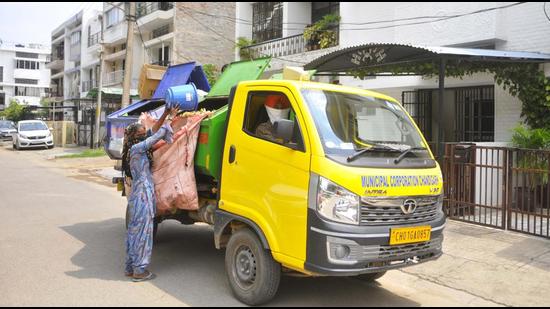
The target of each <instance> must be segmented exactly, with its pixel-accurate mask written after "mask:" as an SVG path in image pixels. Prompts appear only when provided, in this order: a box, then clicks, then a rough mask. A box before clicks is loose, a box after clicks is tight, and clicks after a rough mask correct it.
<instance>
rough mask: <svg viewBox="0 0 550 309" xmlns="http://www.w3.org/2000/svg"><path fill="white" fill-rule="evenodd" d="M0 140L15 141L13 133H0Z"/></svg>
mask: <svg viewBox="0 0 550 309" xmlns="http://www.w3.org/2000/svg"><path fill="white" fill-rule="evenodd" d="M0 139H2V140H12V139H13V133H8V132H0Z"/></svg>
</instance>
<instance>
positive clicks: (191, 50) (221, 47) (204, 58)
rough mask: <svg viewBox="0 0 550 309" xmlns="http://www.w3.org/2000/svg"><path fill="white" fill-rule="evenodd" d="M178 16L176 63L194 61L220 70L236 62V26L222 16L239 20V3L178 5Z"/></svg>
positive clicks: (177, 3)
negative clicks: (227, 64)
mask: <svg viewBox="0 0 550 309" xmlns="http://www.w3.org/2000/svg"><path fill="white" fill-rule="evenodd" d="M199 12H203V13H206V14H208V15H205V14H201V13H199ZM174 15H175V16H174V18H175V20H174V25H175V27H174V28H175V31H174V32H175V48H174V53H175V61H176V63H184V62H189V61H193V60H194V61H198V62H199V63H201V64H207V63H211V64H214V65H216V66H217V67H218V69H220V68H221V67H222V66H223V65H224V64H226V63H230V62H232V61H233V59H234V55H235V43H234V41H235V23H234V22H233V21H232V20H230V19H228V18H223V17H220V16H229V17H232V18H235V2H176V7H175V14H174ZM209 15H213V16H209ZM201 24H202V25H201ZM208 28H210V29H208ZM215 32H217V33H218V34H216V33H215Z"/></svg>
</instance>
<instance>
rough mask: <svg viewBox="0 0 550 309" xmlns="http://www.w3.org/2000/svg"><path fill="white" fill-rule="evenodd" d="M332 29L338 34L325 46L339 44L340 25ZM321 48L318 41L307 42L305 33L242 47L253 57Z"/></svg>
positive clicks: (279, 55)
mask: <svg viewBox="0 0 550 309" xmlns="http://www.w3.org/2000/svg"><path fill="white" fill-rule="evenodd" d="M330 30H333V31H334V32H335V34H336V38H335V42H333V44H330V46H327V47H325V48H329V47H333V46H337V45H338V43H339V27H338V26H335V27H332V28H331V29H330ZM319 49H322V48H321V47H320V46H319V44H318V43H317V42H314V41H309V42H306V40H305V39H304V35H303V34H297V35H293V36H288V37H286V38H281V39H275V40H270V41H265V42H262V43H259V44H254V45H250V46H247V47H244V48H242V49H241V53H247V54H250V55H251V56H252V57H253V58H258V57H264V56H272V57H281V56H290V55H295V54H300V53H304V52H308V51H314V50H319ZM241 58H244V57H241Z"/></svg>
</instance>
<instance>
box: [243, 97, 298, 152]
mask: <svg viewBox="0 0 550 309" xmlns="http://www.w3.org/2000/svg"><path fill="white" fill-rule="evenodd" d="M266 106H267V107H266ZM268 110H269V111H268ZM295 115H296V114H295V113H294V110H293V109H292V106H291V105H290V101H289V100H288V98H287V96H286V95H285V94H283V93H281V92H272V91H257V92H251V93H250V94H249V95H248V102H247V105H246V112H245V118H244V124H243V131H245V132H246V133H247V134H249V135H251V136H254V137H257V138H260V139H263V140H266V141H269V142H273V143H277V144H282V141H281V140H278V139H276V138H275V137H274V136H273V135H274V131H273V122H272V121H275V120H281V119H287V120H293V121H294V133H295V134H294V136H295V139H296V140H292V141H291V142H292V143H296V144H298V145H303V142H302V136H301V134H300V129H299V125H298V121H297V119H296V116H295Z"/></svg>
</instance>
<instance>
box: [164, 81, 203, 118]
mask: <svg viewBox="0 0 550 309" xmlns="http://www.w3.org/2000/svg"><path fill="white" fill-rule="evenodd" d="M164 100H165V101H166V107H168V108H173V107H176V106H179V108H180V110H181V111H195V110H197V107H198V105H199V98H198V96H197V88H196V87H195V85H194V84H193V83H190V84H188V85H181V86H174V87H170V88H168V89H167V90H166V94H165V96H164Z"/></svg>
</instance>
